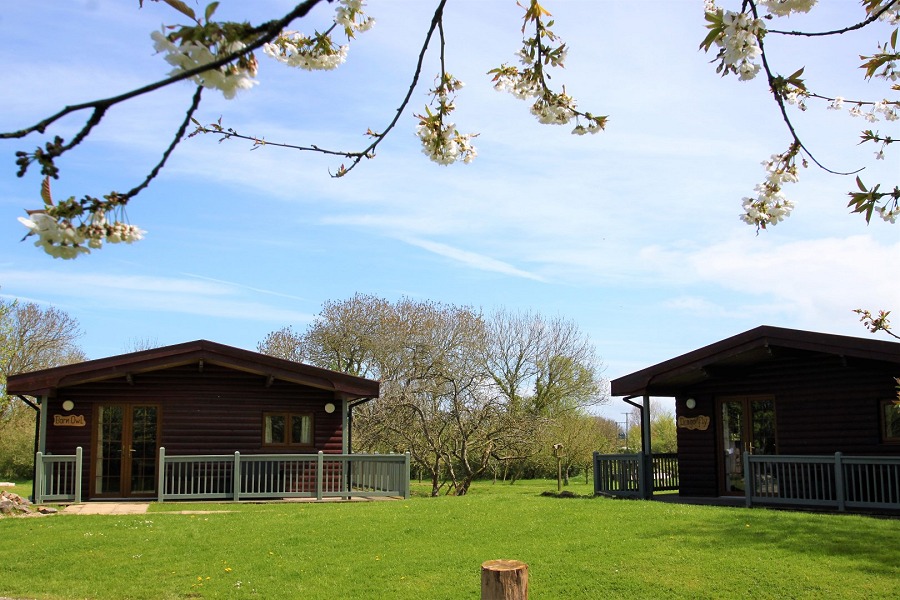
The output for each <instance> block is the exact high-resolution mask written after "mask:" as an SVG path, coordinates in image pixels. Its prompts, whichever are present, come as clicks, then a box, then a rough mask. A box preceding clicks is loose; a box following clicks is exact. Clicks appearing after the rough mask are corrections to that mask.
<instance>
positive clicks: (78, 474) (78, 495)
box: [75, 446, 83, 504]
mask: <svg viewBox="0 0 900 600" xmlns="http://www.w3.org/2000/svg"><path fill="white" fill-rule="evenodd" d="M81 459H82V450H81V446H78V447H77V448H75V504H81V474H82V469H83V467H82V464H81Z"/></svg>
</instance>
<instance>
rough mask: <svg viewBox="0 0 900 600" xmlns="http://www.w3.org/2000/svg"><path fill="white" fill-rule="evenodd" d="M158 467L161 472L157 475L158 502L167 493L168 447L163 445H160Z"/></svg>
mask: <svg viewBox="0 0 900 600" xmlns="http://www.w3.org/2000/svg"><path fill="white" fill-rule="evenodd" d="M158 468H159V474H158V475H157V477H156V496H157V497H156V499H157V501H158V502H162V501H163V498H164V497H165V495H166V490H165V486H166V449H165V447H163V446H160V447H159V465H158Z"/></svg>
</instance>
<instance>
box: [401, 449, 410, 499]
mask: <svg viewBox="0 0 900 600" xmlns="http://www.w3.org/2000/svg"><path fill="white" fill-rule="evenodd" d="M403 457H404V458H403V475H405V477H406V479H404V480H403V484H402V485H403V499H404V500H409V451H408V450H407V451H406V452H405V453H404V454H403Z"/></svg>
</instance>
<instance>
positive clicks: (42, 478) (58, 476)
mask: <svg viewBox="0 0 900 600" xmlns="http://www.w3.org/2000/svg"><path fill="white" fill-rule="evenodd" d="M81 465H82V460H81V446H79V447H77V448H76V449H75V454H50V455H45V454H43V453H42V452H38V453H36V454H35V456H34V467H35V478H34V480H35V489H34V503H35V504H42V503H44V502H81V469H82V466H81Z"/></svg>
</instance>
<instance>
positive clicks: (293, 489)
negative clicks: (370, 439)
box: [34, 447, 409, 504]
mask: <svg viewBox="0 0 900 600" xmlns="http://www.w3.org/2000/svg"><path fill="white" fill-rule="evenodd" d="M82 464H83V461H82V451H81V447H78V448H76V450H75V454H72V455H61V454H51V455H45V454H42V453H41V452H38V453H37V454H36V455H35V469H36V477H35V481H36V484H37V485H36V486H35V490H34V502H35V504H41V503H43V502H81V499H82V493H81V482H82ZM377 496H401V497H403V498H409V454H323V453H322V452H319V453H318V454H243V455H242V454H241V453H239V452H235V453H234V454H224V455H218V454H215V455H213V454H208V455H196V454H195V455H190V456H169V455H167V454H166V449H165V448H160V449H159V463H158V476H157V487H156V499H157V500H158V501H159V502H163V501H164V500H249V499H257V498H316V499H317V500H322V499H323V498H348V499H349V498H354V497H367V498H369V497H377Z"/></svg>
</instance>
